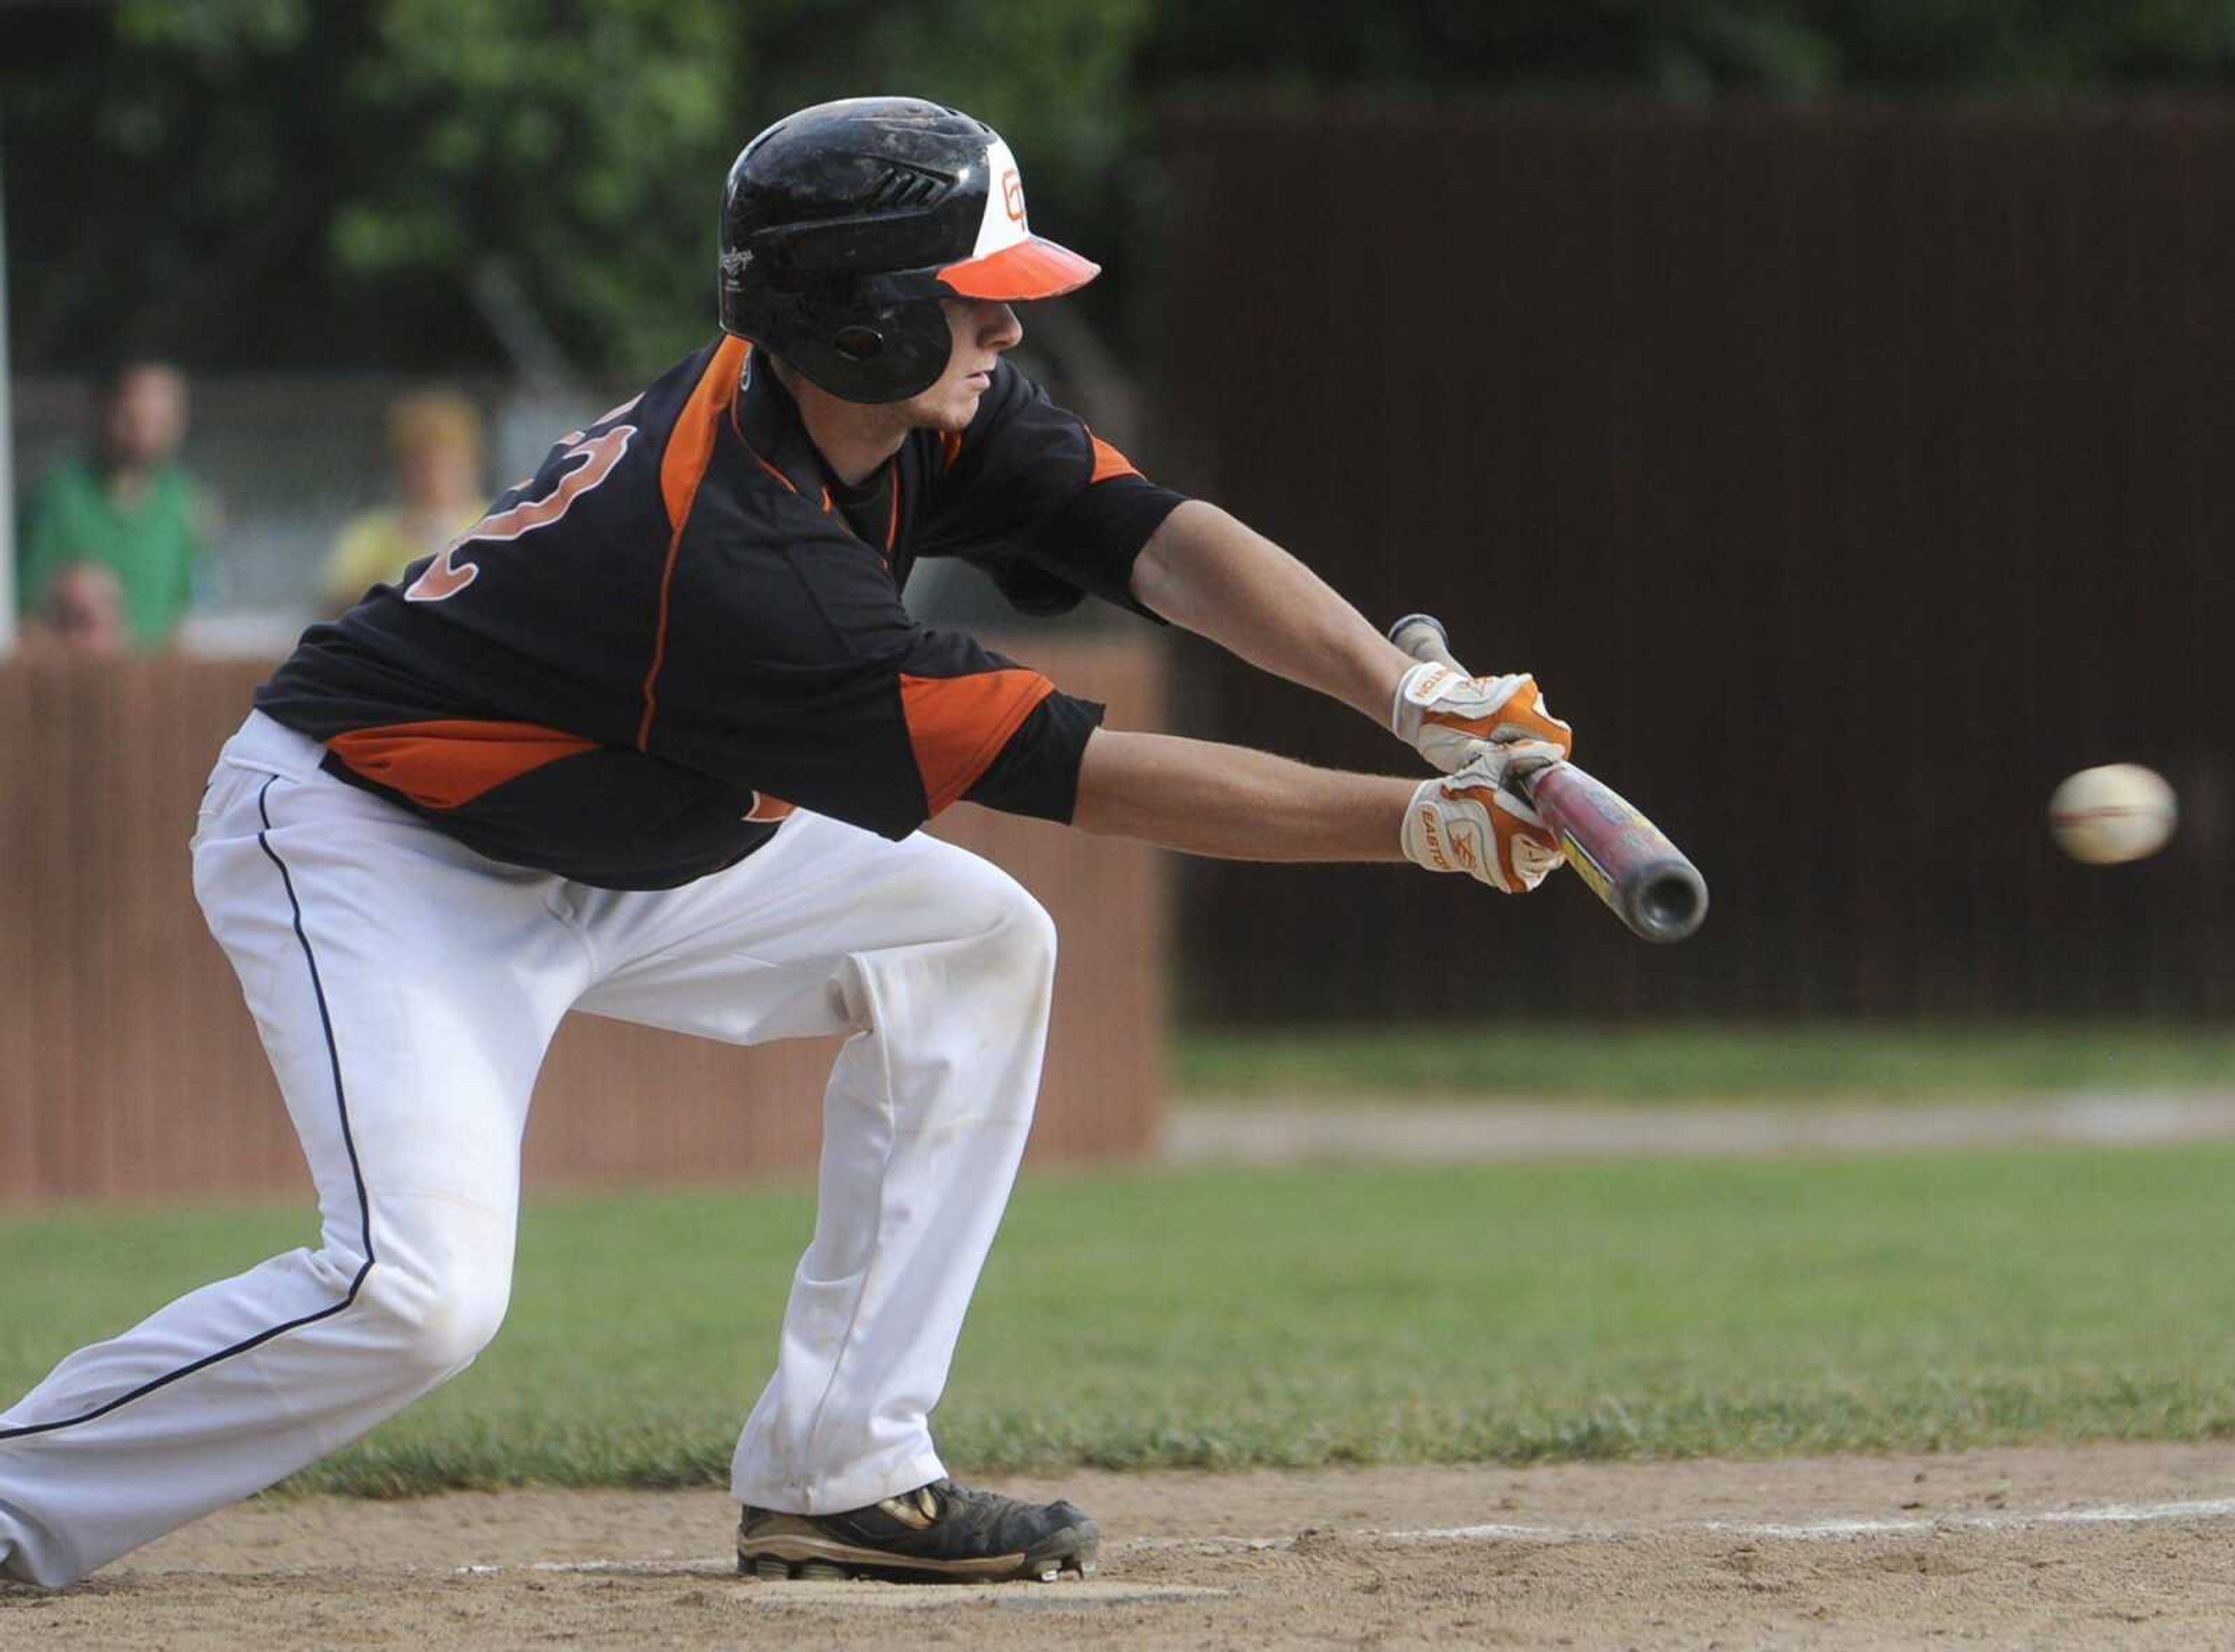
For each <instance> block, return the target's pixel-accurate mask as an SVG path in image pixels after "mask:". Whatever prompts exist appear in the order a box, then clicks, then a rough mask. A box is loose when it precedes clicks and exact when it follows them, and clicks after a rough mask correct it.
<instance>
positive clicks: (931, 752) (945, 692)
mask: <svg viewBox="0 0 2235 1652" xmlns="http://www.w3.org/2000/svg"><path fill="white" fill-rule="evenodd" d="M1054 692H1055V685H1054V684H1053V683H1051V682H1050V681H1048V679H1047V678H1045V677H1043V676H1041V675H1040V674H1039V672H1036V671H1026V670H1024V669H1023V668H1022V667H1020V666H1019V667H1013V668H1012V669H1010V670H1008V671H994V672H975V673H973V675H970V676H967V677H911V676H909V675H908V674H907V673H906V672H902V673H901V711H902V713H903V714H904V715H905V716H906V717H907V718H908V742H909V744H912V745H913V746H914V748H915V766H916V770H917V772H918V773H920V774H921V775H922V777H923V795H924V796H925V798H926V799H927V801H928V803H929V804H930V810H929V812H930V813H932V814H934V815H936V814H938V813H939V812H940V810H943V809H945V808H946V807H947V805H948V804H949V803H953V802H954V800H955V799H956V798H958V797H960V796H961V795H962V794H963V793H964V792H966V791H967V790H970V788H971V787H972V786H973V785H974V784H976V783H977V780H978V777H979V776H980V775H981V774H984V773H985V772H986V770H987V769H988V768H989V767H991V766H992V764H993V759H994V758H995V757H999V756H1000V754H1001V748H1002V747H1003V746H1005V745H1006V744H1008V743H1009V737H1010V736H1011V735H1013V734H1014V733H1015V732H1016V731H1017V730H1018V728H1019V726H1020V725H1021V724H1023V722H1024V720H1025V719H1026V718H1028V717H1030V716H1031V715H1032V707H1034V706H1035V705H1039V703H1040V702H1041V701H1042V700H1044V699H1045V698H1047V697H1048V696H1049V695H1051V694H1052V693H1054Z"/></svg>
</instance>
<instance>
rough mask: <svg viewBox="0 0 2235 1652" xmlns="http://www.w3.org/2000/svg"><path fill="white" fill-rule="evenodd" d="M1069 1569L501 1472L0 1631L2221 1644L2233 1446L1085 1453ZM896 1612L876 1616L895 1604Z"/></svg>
mask: <svg viewBox="0 0 2235 1652" xmlns="http://www.w3.org/2000/svg"><path fill="white" fill-rule="evenodd" d="M1010 1484H1011V1485H1013V1489H1017V1490H1019V1491H1043V1492H1051V1493H1052V1491H1056V1490H1058V1489H1061V1490H1063V1491H1067V1492H1069V1493H1070V1494H1072V1496H1074V1497H1076V1498H1078V1500H1079V1501H1080V1502H1082V1503H1083V1504H1085V1506H1087V1507H1088V1508H1089V1509H1091V1510H1092V1511H1094V1512H1095V1513H1096V1514H1097V1515H1098V1517H1099V1518H1100V1519H1101V1521H1102V1524H1103V1530H1104V1552H1103V1565H1102V1570H1101V1573H1100V1576H1099V1577H1097V1578H1096V1579H1095V1580H1093V1582H1091V1583H1083V1584H1082V1583H1064V1584H1058V1585H1052V1586H1042V1585H1038V1584H1010V1585H1005V1586H1003V1587H1001V1588H1000V1589H995V1590H927V1589H895V1588H891V1587H888V1586H881V1585H821V1584H810V1583H786V1584H769V1583H757V1582H749V1581H747V1580H744V1579H742V1578H739V1577H737V1575H736V1574H735V1572H734V1571H733V1570H731V1567H730V1565H729V1564H728V1563H727V1561H726V1559H725V1557H724V1553H723V1550H724V1544H725V1542H726V1540H727V1537H728V1536H729V1525H730V1520H731V1510H730V1507H729V1505H728V1501H727V1499H726V1498H724V1497H723V1496H722V1495H721V1494H720V1493H718V1492H703V1491H693V1492H677V1493H627V1492H566V1491H526V1492H513V1493H504V1494H497V1495H489V1496H480V1495H463V1496H454V1497H445V1498H430V1499H426V1500H422V1501H415V1502H402V1503H384V1504H383V1503H352V1502H338V1501H328V1500H313V1501H301V1502H286V1503H262V1504H258V1505H252V1506H247V1507H244V1508H240V1509H236V1510H233V1511H227V1512H226V1513H224V1514H221V1515H219V1516H217V1517H215V1518H212V1519H210V1520H207V1521H206V1522H204V1523H202V1524H200V1525H199V1526H196V1527H194V1528H192V1529H190V1530H188V1531H183V1532H180V1533H178V1534H176V1535H175V1536H174V1537H169V1538H167V1539H165V1540H164V1541H163V1542H161V1543H160V1544H155V1545H154V1546H153V1547H151V1548H149V1549H147V1550H142V1551H141V1553H140V1554H138V1555H135V1556H134V1557H131V1558H130V1559H129V1560H128V1561H126V1562H124V1563H122V1564H118V1565H116V1566H115V1567H112V1568H110V1569H109V1570H108V1571H106V1572H104V1573H102V1575H101V1576H99V1577H96V1578H95V1579H94V1580H92V1581H90V1582H88V1583H84V1584H81V1585H80V1586H79V1587H77V1588H76V1589H74V1590H67V1591H64V1592H62V1593H60V1594H47V1593H43V1592H41V1591H36V1590H28V1589H18V1588H12V1587H10V1586H7V1585H0V1646H5V1647H8V1648H10V1649H13V1648H18V1647H21V1648H35V1649H61V1648H82V1647H107V1646H118V1645H132V1646H161V1647H166V1648H200V1647H211V1648H214V1647H219V1646H227V1647H231V1646H240V1645H249V1646H287V1647H296V1646H320V1647H323V1646H356V1645H369V1646H384V1645H403V1644H408V1645H410V1646H412V1647H414V1648H415V1649H423V1652H448V1649H454V1648H466V1647H473V1648H476V1649H479V1648H491V1647H511V1646H522V1647H524V1646H528V1645H530V1644H536V1643H542V1642H552V1641H565V1642H573V1643H576V1644H584V1645H598V1646H642V1645H664V1646H679V1647H716V1646H727V1645H745V1644H753V1645H772V1644H780V1645H806V1646H846V1645H858V1644H862V1643H864V1642H868V1641H870V1640H871V1639H873V1638H879V1639H882V1638H883V1637H886V1636H890V1635H892V1634H895V1633H901V1634H905V1635H906V1636H908V1637H909V1638H910V1640H911V1641H912V1642H949V1643H954V1644H957V1645H960V1644H965V1643H967V1644H968V1645H969V1646H971V1647H972V1648H973V1649H979V1648H993V1649H999V1648H1002V1647H1012V1646H1015V1647H1025V1646H1039V1645H1049V1646H1052V1645H1057V1644H1063V1643H1069V1642H1076V1641H1078V1640H1081V1639H1090V1638H1091V1640H1093V1641H1094V1642H1097V1643H1098V1644H1112V1645H1120V1646H1137V1647H1148V1646H1202V1647H1210V1646H1217V1647H1273V1646H1290V1645H1304V1644H1324V1643H1327V1642H1347V1643H1367V1644H1372V1645H1375V1646H1412V1645H1419V1646H1426V1645H1442V1646H1449V1645H1479V1646H1496V1647H1534V1646H1545V1647H1568V1648H1577V1649H1591V1648H1618V1647H1620V1648H1626V1647H1703V1646H1716V1647H1721V1648H1727V1649H1737V1648H1747V1647H1764V1648H1766V1647H1777V1648H1788V1647H1836V1648H1849V1647H1881V1646H1887V1645H1912V1644H1917V1645H1921V1644H1924V1643H1928V1642H1942V1641H1945V1640H1959V1641H1972V1642H1985V1643H1988V1644H1993V1645H2011V1644H2023V1645H2025V1646H2029V1647H2073V1648H2079V1647H2089V1648H2098V1647H2172V1646H2195V1645H2199V1644H2204V1643H2207V1642H2210V1643H2222V1642H2225V1640H2226V1639H2227V1637H2228V1636H2229V1634H2230V1632H2231V1629H2235V1446H2224V1445H2214V1446H2075V1447H2035V1448H2029V1449H2023V1450H2010V1451H2000V1452H1977V1453H1973V1454H1970V1455H1966V1456H1960V1457H1959V1456H1944V1457H1943V1456H1927V1457H1913V1458H1882V1459H1799V1460H1788V1461H1781V1462H1770V1463H1728V1462H1695V1463H1671V1464H1648V1465H1561V1466H1553V1467H1545V1468H1535V1469H1524V1470H1514V1469H1498V1468H1487V1467H1484V1468H1438V1469H1395V1470H1392V1469H1377V1470H1371V1471H1358V1472H1313V1473H1271V1472H1259V1473H1249V1474H1233V1475H1215V1474H1140V1475H1118V1474H1103V1473H1085V1474H1078V1475H1074V1476H1071V1477H1069V1478H1066V1479H1065V1481H1064V1482H1063V1483H1062V1485H1061V1486H1060V1488H1059V1487H1057V1486H1056V1485H1053V1484H1048V1485H1023V1484H1019V1483H1015V1482H1012V1483H1010ZM903 1614H904V1615H905V1616H903Z"/></svg>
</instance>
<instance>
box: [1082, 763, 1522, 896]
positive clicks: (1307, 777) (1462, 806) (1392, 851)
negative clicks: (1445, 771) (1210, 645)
mask: <svg viewBox="0 0 2235 1652" xmlns="http://www.w3.org/2000/svg"><path fill="white" fill-rule="evenodd" d="M1549 753H1550V748H1549V747H1546V746H1544V745H1542V744H1538V743H1535V742H1526V741H1524V742H1522V743H1520V744H1518V745H1512V746H1507V745H1491V744H1484V745H1483V746H1482V747H1481V750H1480V753H1479V755H1478V757H1477V758H1476V759H1475V761H1473V762H1472V763H1470V764H1467V765H1466V766H1465V768H1463V769H1461V770H1459V771H1458V773H1457V774H1453V775H1439V776H1438V777H1436V778H1434V779H1432V780H1425V781H1412V780H1396V779H1390V778H1387V777H1383V776H1380V775H1361V774H1344V773H1341V772H1339V771H1337V770H1330V769H1314V768H1310V767H1308V766H1307V765H1306V764H1301V763H1292V762H1290V761H1289V760H1288V758H1286V757H1275V756H1273V755H1272V753H1270V752H1268V751H1251V750H1249V748H1248V747H1246V746H1236V745H1216V744H1212V743H1210V742H1209V741H1206V740H1184V739H1181V738H1180V737H1177V736H1176V735H1170V734H1137V733H1128V732H1124V731H1114V730H1110V729H1098V730H1096V731H1094V734H1093V736H1092V737H1091V738H1090V739H1089V740H1088V741H1087V743H1086V751H1085V756H1084V757H1083V758H1082V759H1081V761H1080V764H1079V769H1078V799H1077V802H1076V803H1074V804H1073V806H1072V824H1073V825H1074V826H1077V827H1078V828H1079V829H1081V830H1084V831H1089V832H1098V833H1101V834H1103V835H1104V836H1113V837H1135V838H1139V839H1141V840H1142V841H1143V842H1150V843H1156V844H1159V845H1161V846H1162V847H1163V848H1165V849H1179V850H1181V851H1183V852H1184V853H1186V854H1190V855H1216V856H1219V857H1221V858H1222V859H1226V860H1239V861H1402V860H1409V861H1412V862H1414V863H1415V864H1416V865H1419V866H1423V867H1426V869H1428V870H1430V871H1432V872H1465V873H1468V874H1470V875H1472V876H1473V877H1475V878H1477V879H1478V880H1480V881H1481V882H1485V883H1488V884H1490V885H1491V886H1492V887H1493V888H1498V889H1502V890H1504V891H1505V892H1506V893H1508V894H1518V893H1520V892H1521V891H1523V890H1525V889H1532V888H1536V887H1537V884H1538V883H1539V882H1543V880H1544V875H1545V874H1546V873H1548V872H1550V870H1552V869H1554V868H1555V867H1557V866H1558V865H1559V864H1560V851H1559V849H1558V846H1557V844H1556V843H1555V842H1553V840H1552V837H1551V835H1550V833H1549V832H1548V831H1546V830H1545V829H1544V823H1543V822H1542V821H1540V820H1538V819H1537V816H1536V814H1535V812H1534V811H1533V810H1530V808H1529V806H1528V805H1527V804H1526V803H1523V802H1521V801H1519V800H1518V799H1517V798H1514V797H1512V796H1509V795H1508V794H1507V793H1506V792H1505V790H1504V787H1503V785H1502V784H1501V783H1502V782H1503V780H1504V777H1505V768H1506V765H1507V764H1509V763H1511V762H1513V761H1515V760H1516V759H1517V758H1533V759H1535V760H1537V761H1543V760H1544V758H1545V757H1546V756H1547V755H1548V754H1549Z"/></svg>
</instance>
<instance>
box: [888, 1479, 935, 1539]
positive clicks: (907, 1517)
mask: <svg viewBox="0 0 2235 1652" xmlns="http://www.w3.org/2000/svg"><path fill="white" fill-rule="evenodd" d="M939 1485H940V1483H939V1482H938V1481H937V1480H934V1481H933V1482H932V1483H931V1484H930V1485H919V1486H918V1487H916V1489H915V1490H914V1491H903V1492H901V1494H900V1495H899V1496H898V1497H888V1498H885V1499H884V1500H883V1501H882V1502H881V1503H879V1504H878V1505H877V1507H878V1508H879V1509H880V1510H882V1511H883V1512H884V1513H886V1514H888V1515H890V1516H891V1517H892V1518H894V1519H895V1520H897V1521H899V1522H900V1523H901V1524H902V1525H904V1526H909V1527H913V1528H914V1530H916V1531H922V1530H923V1529H924V1528H925V1527H927V1526H928V1525H931V1524H933V1523H934V1522H935V1521H936V1520H938V1518H939V1517H940V1513H941V1510H940V1506H939Z"/></svg>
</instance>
